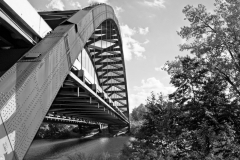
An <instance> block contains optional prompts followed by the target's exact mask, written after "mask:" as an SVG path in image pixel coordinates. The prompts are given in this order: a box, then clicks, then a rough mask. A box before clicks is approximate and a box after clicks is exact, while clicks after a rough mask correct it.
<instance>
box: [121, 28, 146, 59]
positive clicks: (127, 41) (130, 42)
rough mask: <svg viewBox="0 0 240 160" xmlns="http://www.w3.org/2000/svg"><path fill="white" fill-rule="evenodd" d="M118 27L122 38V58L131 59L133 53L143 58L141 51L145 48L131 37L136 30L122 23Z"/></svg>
mask: <svg viewBox="0 0 240 160" xmlns="http://www.w3.org/2000/svg"><path fill="white" fill-rule="evenodd" d="M120 27H121V34H122V39H123V51H124V58H125V59H126V60H128V61H129V60H131V59H132V56H133V55H135V56H137V57H143V58H144V57H145V56H144V55H143V52H145V48H144V47H143V46H142V44H141V43H140V42H139V41H137V40H136V39H134V38H133V35H135V34H136V33H137V30H136V29H135V28H133V29H132V28H130V27H129V26H128V25H122V26H120Z"/></svg>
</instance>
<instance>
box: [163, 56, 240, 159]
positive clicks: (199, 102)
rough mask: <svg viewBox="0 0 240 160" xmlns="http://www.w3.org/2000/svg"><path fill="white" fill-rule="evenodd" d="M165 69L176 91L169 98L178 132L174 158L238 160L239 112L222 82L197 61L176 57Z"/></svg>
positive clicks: (226, 85) (219, 76) (221, 79)
mask: <svg viewBox="0 0 240 160" xmlns="http://www.w3.org/2000/svg"><path fill="white" fill-rule="evenodd" d="M167 66H168V67H167V70H168V73H169V74H170V75H171V83H172V84H173V85H174V86H175V87H176V88H177V90H176V92H174V93H173V94H170V95H169V98H170V100H173V102H174V103H175V104H176V106H177V107H178V108H179V112H178V113H179V114H178V115H177V117H176V119H175V122H176V124H177V125H178V126H179V127H180V128H181V130H182V131H181V134H180V135H178V142H177V146H178V147H177V148H178V152H175V153H176V154H175V156H177V157H178V158H180V157H181V158H190V157H191V158H197V159H206V158H209V157H215V158H216V157H218V158H220V157H221V158H224V159H227V158H229V157H231V159H233V158H239V153H240V152H239V142H240V141H239V135H240V133H239V125H240V118H239V116H240V108H239V106H238V103H237V101H236V100H233V99H230V98H229V95H228V94H227V89H228V83H227V82H226V81H225V79H224V78H223V77H222V76H221V75H220V74H217V73H215V74H212V73H211V70H209V68H207V67H206V66H204V65H202V64H201V61H200V60H199V59H198V58H190V57H188V56H186V57H179V58H178V59H177V61H175V62H172V63H170V62H168V63H167ZM176 124H175V125H176ZM222 137H224V138H222Z"/></svg>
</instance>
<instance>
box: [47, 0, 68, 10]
mask: <svg viewBox="0 0 240 160" xmlns="http://www.w3.org/2000/svg"><path fill="white" fill-rule="evenodd" d="M46 7H47V8H48V9H52V10H56V9H57V10H61V11H63V10H64V7H65V6H64V4H63V2H62V1H61V0H51V2H50V3H49V4H48V5H47V6H46Z"/></svg>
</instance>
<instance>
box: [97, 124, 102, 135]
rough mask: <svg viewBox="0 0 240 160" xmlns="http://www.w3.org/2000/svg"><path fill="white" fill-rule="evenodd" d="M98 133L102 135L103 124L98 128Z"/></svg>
mask: <svg viewBox="0 0 240 160" xmlns="http://www.w3.org/2000/svg"><path fill="white" fill-rule="evenodd" d="M98 131H99V133H102V128H101V124H100V125H99V126H98Z"/></svg>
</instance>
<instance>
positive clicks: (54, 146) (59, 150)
mask: <svg viewBox="0 0 240 160" xmlns="http://www.w3.org/2000/svg"><path fill="white" fill-rule="evenodd" d="M129 140H131V137H128V136H119V137H92V138H87V139H80V138H74V139H67V140H34V141H33V143H32V144H31V147H30V149H29V150H28V152H27V154H26V155H25V157H24V160H62V159H66V157H71V156H72V155H75V154H76V153H77V154H78V153H84V155H85V156H86V157H88V156H93V155H99V154H102V153H108V154H111V155H112V156H117V155H118V154H119V153H120V152H121V149H122V147H123V145H124V144H127V143H128V142H129Z"/></svg>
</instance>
